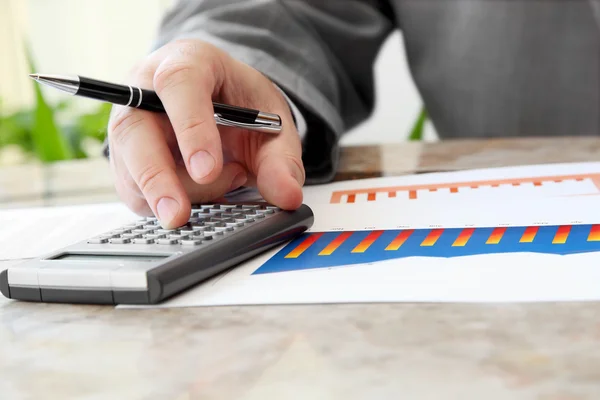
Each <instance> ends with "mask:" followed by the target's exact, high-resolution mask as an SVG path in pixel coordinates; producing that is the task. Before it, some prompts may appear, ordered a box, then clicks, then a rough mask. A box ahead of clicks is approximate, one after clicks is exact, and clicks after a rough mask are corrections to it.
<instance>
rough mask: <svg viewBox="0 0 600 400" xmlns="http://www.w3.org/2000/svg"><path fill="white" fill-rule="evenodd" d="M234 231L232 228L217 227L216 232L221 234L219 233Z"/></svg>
mask: <svg viewBox="0 0 600 400" xmlns="http://www.w3.org/2000/svg"><path fill="white" fill-rule="evenodd" d="M231 231H233V228H232V227H231V226H217V227H216V228H215V232H217V233H219V232H231Z"/></svg>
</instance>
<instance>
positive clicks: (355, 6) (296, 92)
mask: <svg viewBox="0 0 600 400" xmlns="http://www.w3.org/2000/svg"><path fill="white" fill-rule="evenodd" d="M391 15H392V12H391V10H390V9H389V5H388V4H387V2H386V1H383V0H180V1H178V2H177V3H176V4H175V6H174V7H173V8H172V9H171V10H170V11H169V12H168V13H167V14H166V15H165V17H164V19H163V21H162V24H161V27H160V31H159V36H158V40H157V43H156V47H160V46H162V45H164V44H165V43H167V42H170V41H173V40H177V39H182V38H197V39H201V40H204V41H206V42H209V43H212V44H213V45H215V46H217V47H219V48H221V49H223V50H224V51H226V52H227V53H229V54H230V55H231V56H233V57H234V58H236V59H237V60H240V61H242V62H244V63H246V64H248V65H250V66H252V67H254V68H255V69H257V70H259V71H260V72H262V73H263V74H264V75H266V76H268V77H269V78H270V79H271V80H272V81H273V82H274V83H275V84H276V85H278V86H279V87H280V88H281V89H282V90H284V91H285V93H286V94H287V95H288V97H289V98H290V99H291V100H292V101H293V102H294V104H295V106H297V108H298V109H299V110H300V111H301V112H302V115H303V116H304V119H305V122H306V124H307V132H306V135H305V136H304V138H303V145H304V153H303V158H304V164H305V167H306V171H307V183H309V184H310V183H320V182H325V181H328V180H331V179H332V178H333V175H334V174H335V170H336V166H337V159H338V141H339V138H340V136H341V135H342V134H343V133H344V132H345V131H347V130H349V129H351V128H352V127H353V126H355V125H357V124H358V123H360V122H362V121H363V120H365V119H366V118H367V117H368V116H369V115H370V113H371V112H372V110H373V107H374V99H375V95H374V82H373V81H374V80H373V64H374V60H375V58H376V56H377V54H378V52H379V50H380V48H381V45H382V43H383V41H384V40H385V39H386V38H387V37H388V36H389V34H390V33H391V32H392V30H393V26H394V23H393V21H392V20H390V18H391Z"/></svg>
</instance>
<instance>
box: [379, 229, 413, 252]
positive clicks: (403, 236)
mask: <svg viewBox="0 0 600 400" xmlns="http://www.w3.org/2000/svg"><path fill="white" fill-rule="evenodd" d="M412 233H413V230H412V229H409V230H406V231H402V232H400V234H399V235H398V236H396V237H395V238H394V240H392V242H391V243H390V244H388V246H387V247H386V248H385V249H386V250H392V251H396V250H398V249H399V248H400V246H402V245H403V244H404V242H406V240H407V239H408V238H409V237H410V235H412Z"/></svg>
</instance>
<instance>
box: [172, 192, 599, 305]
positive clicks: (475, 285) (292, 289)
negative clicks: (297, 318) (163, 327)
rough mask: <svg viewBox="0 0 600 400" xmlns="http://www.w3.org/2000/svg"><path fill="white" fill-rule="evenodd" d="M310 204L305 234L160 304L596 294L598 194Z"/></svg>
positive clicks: (554, 298)
mask: <svg viewBox="0 0 600 400" xmlns="http://www.w3.org/2000/svg"><path fill="white" fill-rule="evenodd" d="M313 210H314V212H315V221H316V222H315V225H314V227H313V228H312V229H311V230H310V232H309V233H307V234H306V235H305V236H303V237H301V238H299V239H298V240H296V241H294V242H292V243H289V244H286V245H285V246H280V247H278V248H277V249H274V250H272V251H269V252H268V253H266V254H263V255H261V256H259V257H257V258H256V259H253V260H252V261H250V262H247V263H245V264H244V265H242V266H240V267H238V268H235V269H232V270H231V271H229V272H227V273H224V274H222V275H220V276H218V277H216V278H214V279H212V280H210V281H207V282H205V283H203V284H201V285H199V286H197V287H195V288H193V289H190V290H188V291H186V292H185V293H183V294H181V295H179V296H177V297H174V298H173V299H171V300H168V301H166V302H165V303H163V304H161V305H160V307H190V306H216V305H244V304H247V305H249V304H306V303H354V302H527V301H570V300H600V285H599V284H598V282H600V212H598V199H597V198H596V197H588V196H584V197H559V198H539V199H515V201H512V202H507V201H498V202H491V201H490V202H485V203H479V202H474V201H470V202H466V201H464V200H462V199H460V198H455V199H448V200H447V201H445V202H444V204H441V203H439V202H434V201H426V200H424V201H420V202H412V203H406V204H403V206H402V207H395V206H394V204H393V203H391V202H390V203H386V204H385V206H382V205H381V204H377V203H364V204H362V205H361V206H360V207H357V206H356V205H355V204H335V205H331V204H330V205H320V206H314V207H313ZM408 232H410V234H408ZM403 234H404V235H405V236H406V235H407V234H408V236H406V237H404V238H403V237H402V235H403ZM311 235H312V236H313V238H314V236H315V235H316V236H318V238H317V239H315V240H312V242H311V239H310V237H311ZM319 235H320V236H319ZM303 246H304V248H303ZM294 252H295V253H296V255H294Z"/></svg>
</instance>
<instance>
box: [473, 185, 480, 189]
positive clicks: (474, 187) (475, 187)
mask: <svg viewBox="0 0 600 400" xmlns="http://www.w3.org/2000/svg"><path fill="white" fill-rule="evenodd" d="M471 189H479V186H475V185H473V186H471Z"/></svg>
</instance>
